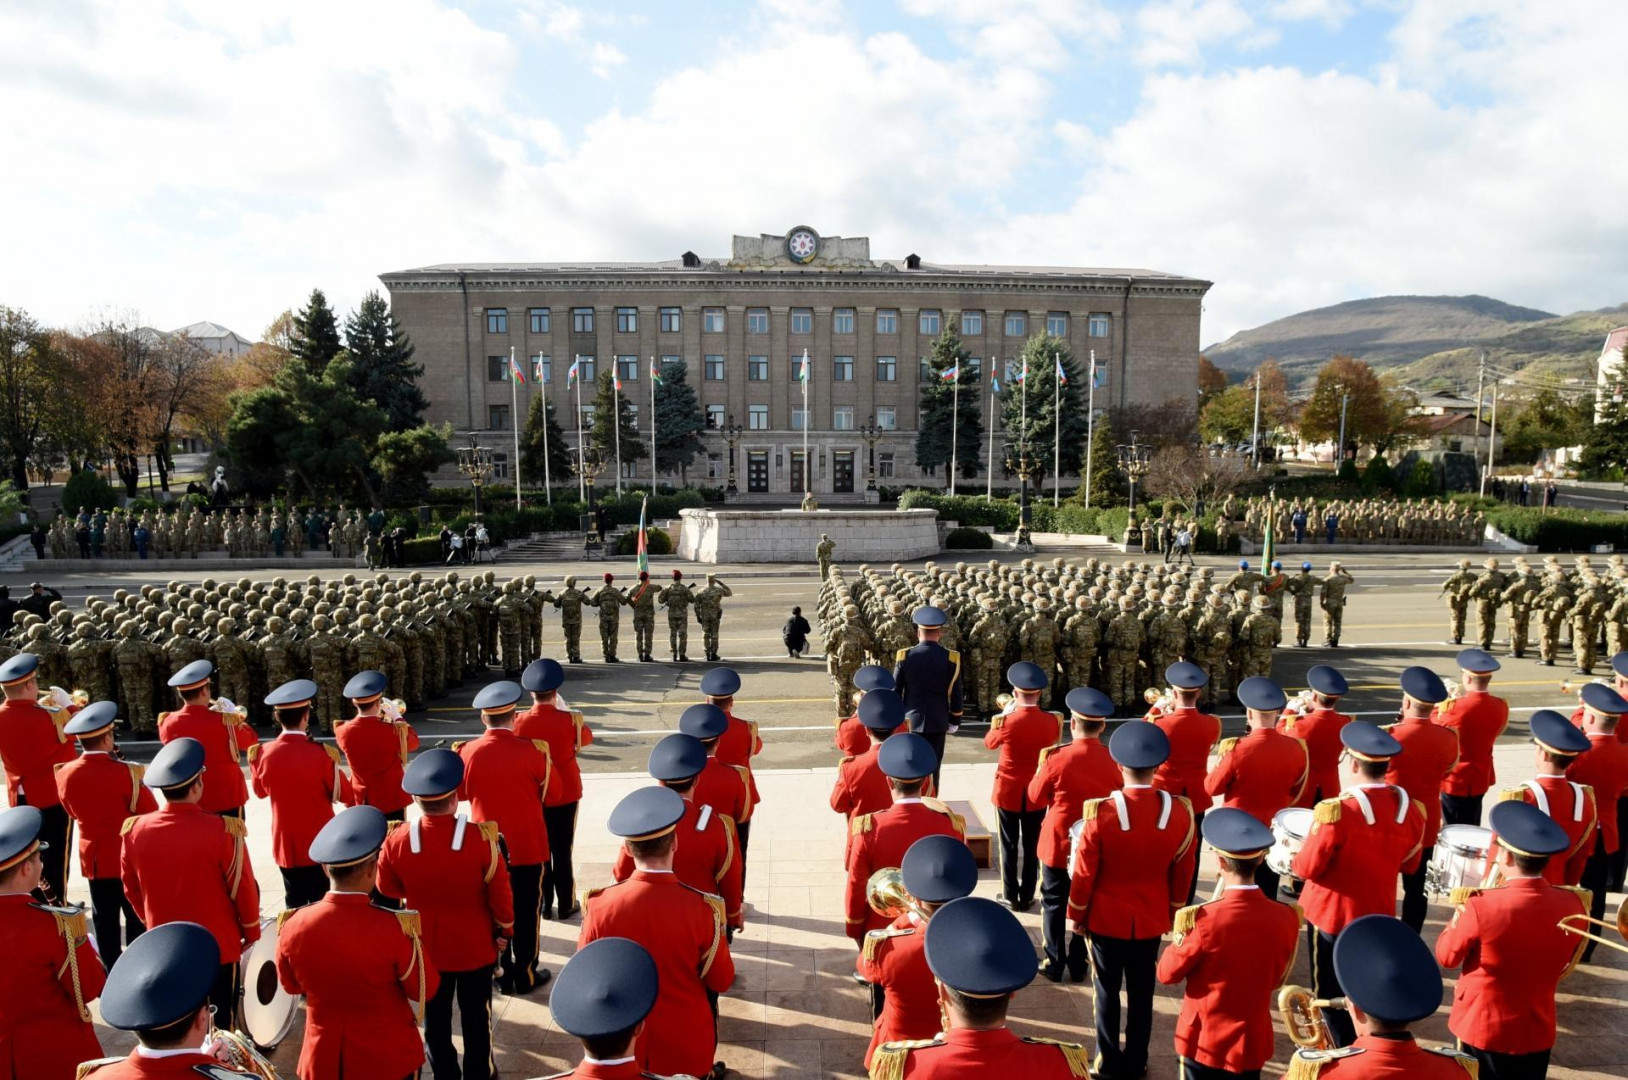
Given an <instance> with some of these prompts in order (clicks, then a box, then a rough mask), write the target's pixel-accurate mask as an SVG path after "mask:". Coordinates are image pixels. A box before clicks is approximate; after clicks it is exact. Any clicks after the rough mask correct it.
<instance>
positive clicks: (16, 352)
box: [0, 307, 70, 489]
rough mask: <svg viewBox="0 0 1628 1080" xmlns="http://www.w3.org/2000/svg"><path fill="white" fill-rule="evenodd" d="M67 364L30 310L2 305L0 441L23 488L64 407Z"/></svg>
mask: <svg viewBox="0 0 1628 1080" xmlns="http://www.w3.org/2000/svg"><path fill="white" fill-rule="evenodd" d="M66 368H67V365H66V362H65V360H64V358H63V356H62V353H61V352H60V350H59V349H58V348H57V345H56V342H55V340H54V339H53V338H52V335H51V334H50V332H49V331H47V330H46V329H45V328H44V327H42V326H40V324H39V323H38V322H36V321H35V320H34V318H33V317H32V316H30V315H29V314H28V313H27V312H26V311H21V310H19V309H17V308H8V307H0V444H3V445H4V447H5V453H6V459H7V462H6V463H7V465H8V466H9V467H10V469H9V471H10V475H11V482H12V483H13V484H15V485H16V486H17V487H18V488H19V489H26V488H27V487H28V466H29V464H30V463H31V462H33V461H34V460H35V458H36V456H37V455H38V451H39V449H40V447H41V445H42V444H43V443H45V442H46V441H47V440H48V439H49V436H50V434H51V427H52V421H53V419H55V418H56V417H57V416H58V414H59V413H60V412H61V411H62V400H61V399H62V397H63V396H64V392H65V391H66V390H67V389H68V387H69V385H70V384H69V380H68V379H67V377H66V374H67V372H66Z"/></svg>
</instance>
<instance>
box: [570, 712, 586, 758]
mask: <svg viewBox="0 0 1628 1080" xmlns="http://www.w3.org/2000/svg"><path fill="white" fill-rule="evenodd" d="M583 721H584V717H583V715H582V714H581V713H579V712H572V713H571V729H572V735H573V741H574V742H575V744H576V748H577V749H578V750H581V749H582V725H583Z"/></svg>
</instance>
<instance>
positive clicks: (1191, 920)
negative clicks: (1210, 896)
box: [1172, 904, 1203, 935]
mask: <svg viewBox="0 0 1628 1080" xmlns="http://www.w3.org/2000/svg"><path fill="white" fill-rule="evenodd" d="M1202 906H1203V905H1202V904H1193V905H1192V906H1190V907H1184V908H1182V909H1181V910H1180V911H1178V912H1176V918H1175V920H1174V925H1173V927H1172V929H1174V930H1175V931H1176V933H1177V935H1184V934H1191V933H1192V932H1193V929H1194V928H1195V927H1196V926H1198V909H1199V908H1200V907H1202Z"/></svg>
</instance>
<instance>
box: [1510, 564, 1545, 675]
mask: <svg viewBox="0 0 1628 1080" xmlns="http://www.w3.org/2000/svg"><path fill="white" fill-rule="evenodd" d="M1542 590H1543V585H1542V583H1541V582H1539V580H1538V576H1537V575H1536V574H1534V573H1532V572H1531V571H1530V570H1529V569H1527V567H1526V565H1525V564H1524V563H1522V562H1520V561H1519V560H1517V561H1516V563H1515V573H1513V574H1511V575H1510V576H1509V583H1508V584H1507V585H1505V586H1504V595H1503V601H1504V603H1506V604H1508V605H1509V655H1510V656H1513V657H1516V658H1517V659H1518V658H1520V657H1523V656H1525V655H1526V639H1527V636H1528V634H1529V632H1530V628H1531V623H1532V603H1533V601H1534V600H1535V599H1536V598H1537V595H1538V593H1540V592H1541V591H1542Z"/></svg>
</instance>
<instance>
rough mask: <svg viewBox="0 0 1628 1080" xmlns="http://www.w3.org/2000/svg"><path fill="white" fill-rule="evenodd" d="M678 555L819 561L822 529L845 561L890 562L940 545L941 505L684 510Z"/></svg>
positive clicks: (708, 558) (698, 559)
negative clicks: (888, 508) (922, 507)
mask: <svg viewBox="0 0 1628 1080" xmlns="http://www.w3.org/2000/svg"><path fill="white" fill-rule="evenodd" d="M679 516H680V517H681V518H682V519H683V526H682V528H681V529H680V532H679V539H678V555H679V558H681V559H689V560H691V561H692V562H702V563H720V562H728V563H741V562H788V561H799V560H802V561H807V562H813V561H814V546H815V545H816V544H818V543H819V542H820V536H821V535H822V534H824V535H827V536H830V537H831V539H832V540H834V541H835V542H836V545H837V550H836V558H837V560H838V561H839V562H878V563H890V562H895V561H897V560H900V559H920V558H925V557H926V556H928V555H935V554H937V553H938V551H939V543H938V511H936V510H893V511H877V510H811V511H808V512H804V511H802V510H779V511H756V512H754V511H750V510H709V509H687V510H680V511H679Z"/></svg>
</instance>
